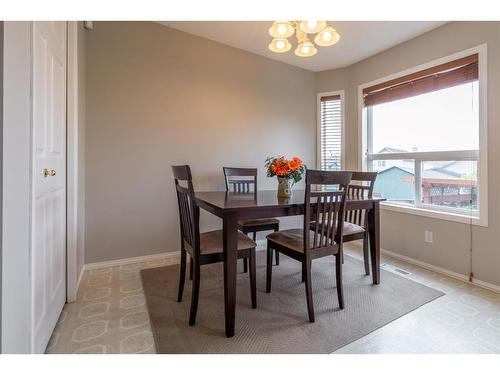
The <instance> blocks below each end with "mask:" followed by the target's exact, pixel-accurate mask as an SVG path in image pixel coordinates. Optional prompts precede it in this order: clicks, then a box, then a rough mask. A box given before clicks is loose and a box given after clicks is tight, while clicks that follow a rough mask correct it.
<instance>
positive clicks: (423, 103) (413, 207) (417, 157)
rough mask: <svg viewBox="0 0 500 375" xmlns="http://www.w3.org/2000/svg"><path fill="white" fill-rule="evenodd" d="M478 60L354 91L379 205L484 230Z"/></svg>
mask: <svg viewBox="0 0 500 375" xmlns="http://www.w3.org/2000/svg"><path fill="white" fill-rule="evenodd" d="M479 59H480V57H479V53H477V52H476V53H472V54H470V55H467V56H463V57H460V58H457V59H452V60H449V61H446V62H444V63H441V64H436V65H434V66H430V67H425V68H424V69H422V70H416V71H413V72H411V73H410V74H408V75H402V76H400V77H396V78H392V79H389V80H388V81H385V82H381V83H376V84H375V85H367V86H366V87H362V88H361V89H360V91H361V95H362V103H363V109H362V118H363V125H364V129H365V137H366V144H365V147H366V148H365V156H366V158H365V169H366V170H373V171H377V172H379V175H378V177H377V181H376V183H375V188H374V192H375V194H377V195H378V196H381V197H384V198H386V199H387V204H386V207H388V208H390V207H393V208H395V210H396V211H398V210H402V211H403V212H409V213H416V212H415V211H417V210H418V211H420V212H418V213H417V214H426V212H427V213H441V214H440V215H438V216H439V217H442V218H445V219H449V218H450V217H451V219H452V220H454V219H457V221H463V222H466V220H467V219H469V220H473V221H474V223H476V224H479V225H487V224H486V223H487V217H486V198H487V197H486V194H485V192H486V187H485V186H482V188H483V189H482V190H481V189H480V182H481V180H482V179H484V181H486V168H485V165H486V157H485V154H486V152H485V151H486V142H485V137H484V131H485V128H486V127H485V124H484V123H485V119H484V118H483V119H480V117H481V116H480V114H481V109H482V108H484V107H482V106H481V103H480V99H481V98H484V96H485V90H483V91H481V87H480V85H481V84H482V82H483V81H480V75H479V73H480V69H479V64H480V62H479ZM484 71H485V70H484ZM481 72H483V70H481ZM483 89H484V88H483ZM481 120H482V121H481ZM482 133H483V134H482ZM483 157H484V159H483ZM483 163H484V165H482V164H483ZM481 167H482V168H481ZM481 192H482V193H483V194H484V196H483V195H481ZM481 203H483V204H482V205H481ZM447 214H449V215H451V216H447ZM429 216H432V215H429Z"/></svg>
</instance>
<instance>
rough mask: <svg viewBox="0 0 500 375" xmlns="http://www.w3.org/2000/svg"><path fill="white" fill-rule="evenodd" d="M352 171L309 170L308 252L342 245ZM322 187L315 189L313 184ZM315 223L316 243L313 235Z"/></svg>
mask: <svg viewBox="0 0 500 375" xmlns="http://www.w3.org/2000/svg"><path fill="white" fill-rule="evenodd" d="M351 176H352V172H345V171H341V172H337V171H317V170H312V169H308V170H307V171H306V191H305V211H304V253H305V252H307V251H310V250H312V249H319V248H331V247H334V246H339V245H341V244H342V237H343V236H342V233H343V229H344V216H345V203H346V196H347V188H348V186H349V183H350V181H351ZM313 185H314V186H317V187H321V189H317V190H314V191H313V190H312V189H311V186H313ZM311 222H314V226H315V228H314V236H313V239H312V243H310V242H311V240H310V238H309V231H310V230H311Z"/></svg>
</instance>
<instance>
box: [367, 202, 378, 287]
mask: <svg viewBox="0 0 500 375" xmlns="http://www.w3.org/2000/svg"><path fill="white" fill-rule="evenodd" d="M368 230H369V236H368V237H369V239H370V258H371V263H372V276H373V283H374V284H380V205H379V203H378V202H375V203H374V204H373V208H372V209H370V210H368Z"/></svg>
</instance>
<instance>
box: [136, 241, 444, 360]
mask: <svg viewBox="0 0 500 375" xmlns="http://www.w3.org/2000/svg"><path fill="white" fill-rule="evenodd" d="M334 262H335V260H334V258H333V257H327V258H322V259H318V260H315V261H313V268H312V279H313V294H314V307H315V313H316V322H315V323H309V321H308V315H307V304H306V298H305V284H303V283H301V266H300V263H298V262H296V261H294V260H292V259H290V258H288V257H286V256H284V255H282V256H281V257H280V265H279V266H274V267H273V284H272V292H271V293H270V294H266V292H265V263H266V260H265V252H264V251H261V252H258V253H257V309H255V310H253V309H252V308H251V303H250V285H249V275H248V274H244V273H242V272H241V269H242V267H241V266H242V265H241V261H239V262H238V266H239V267H240V269H239V272H238V276H237V279H238V284H237V304H236V331H235V336H234V337H232V338H226V337H225V336H224V293H223V269H222V264H221V263H220V264H214V265H208V266H202V267H201V286H200V301H199V305H198V316H197V320H196V325H195V326H193V327H189V326H188V319H189V306H190V298H191V282H190V280H189V278H187V279H186V286H185V290H184V298H183V301H182V302H181V303H177V302H176V298H177V287H178V278H179V266H168V267H160V268H150V269H145V270H142V271H141V278H142V284H143V288H144V293H145V296H146V303H147V308H148V311H149V316H150V320H151V328H152V331H153V335H154V338H155V344H156V350H157V352H158V353H331V352H333V351H335V350H336V349H338V348H340V347H342V346H344V345H347V344H349V343H350V342H352V341H354V340H357V339H359V338H360V337H362V336H365V335H367V334H368V333H370V332H372V331H374V330H376V329H377V328H380V327H382V326H384V325H386V324H387V323H389V322H391V321H393V320H394V319H397V318H399V317H401V316H403V315H405V314H407V313H409V312H410V311H412V310H414V309H416V308H418V307H420V306H422V305H424V304H425V303H427V302H430V301H432V300H434V299H435V298H438V297H440V296H442V295H443V293H441V292H439V291H437V290H435V289H431V288H429V287H426V286H424V285H421V284H418V283H416V282H414V281H411V280H408V279H405V278H403V277H401V276H398V275H395V274H393V273H390V272H387V271H384V270H382V271H381V284H380V285H373V284H372V281H371V280H372V278H371V276H365V275H364V271H363V270H364V268H363V264H362V263H361V262H360V261H358V260H357V259H354V258H352V257H349V256H345V263H344V267H343V271H344V272H343V273H344V299H345V309H344V310H340V309H339V308H338V301H337V294H336V289H335V274H334V265H335V263H334ZM186 273H189V271H188V272H186Z"/></svg>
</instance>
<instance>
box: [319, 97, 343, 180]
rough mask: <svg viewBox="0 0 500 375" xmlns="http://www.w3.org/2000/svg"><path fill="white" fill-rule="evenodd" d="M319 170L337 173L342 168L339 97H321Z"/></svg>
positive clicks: (340, 102)
mask: <svg viewBox="0 0 500 375" xmlns="http://www.w3.org/2000/svg"><path fill="white" fill-rule="evenodd" d="M320 112H321V113H320V116H321V118H320V131H321V134H320V148H321V149H320V159H321V163H320V168H321V169H322V170H327V171H338V170H340V169H341V168H342V165H341V164H342V101H341V99H340V95H330V96H323V97H321V104H320Z"/></svg>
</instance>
